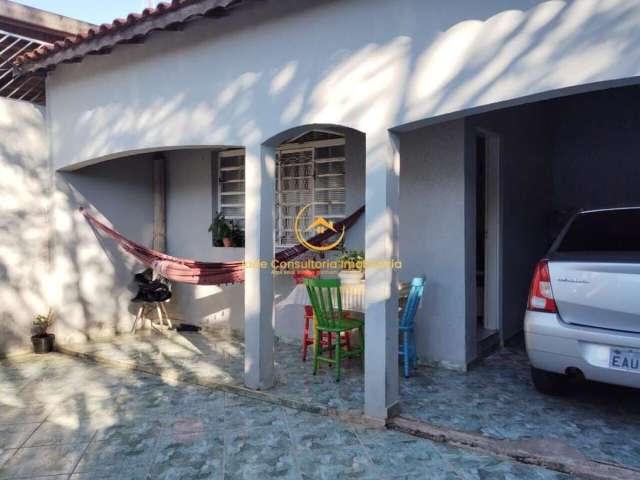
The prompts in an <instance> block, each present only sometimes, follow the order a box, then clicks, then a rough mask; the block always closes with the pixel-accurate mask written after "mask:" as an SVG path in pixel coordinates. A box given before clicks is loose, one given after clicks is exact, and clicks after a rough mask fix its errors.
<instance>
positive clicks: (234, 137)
mask: <svg viewBox="0 0 640 480" xmlns="http://www.w3.org/2000/svg"><path fill="white" fill-rule="evenodd" d="M381 3H382V2H378V3H377V4H376V5H375V7H376V8H373V9H370V10H371V11H370V12H367V11H366V10H364V9H363V8H362V5H361V3H360V2H353V3H352V4H350V5H346V6H344V7H342V8H344V9H345V10H344V11H339V10H336V8H324V9H318V10H316V11H314V12H313V15H314V16H315V17H317V18H318V20H319V21H324V22H329V21H332V22H333V21H334V20H335V19H334V18H333V17H329V18H323V15H327V16H330V15H335V16H336V17H339V18H340V21H339V22H334V23H335V25H334V28H335V34H334V35H331V36H328V35H326V33H325V34H324V35H323V34H322V33H323V32H324V30H323V29H318V32H309V30H308V23H306V22H303V21H301V20H299V21H297V22H295V23H294V22H291V21H289V20H288V17H285V18H283V19H282V21H283V22H287V21H288V22H289V23H287V24H286V25H283V28H282V29H281V30H276V29H273V28H270V29H261V28H258V29H254V30H255V33H248V32H247V31H244V32H242V34H243V36H242V37H239V36H238V35H233V36H230V37H233V38H229V39H227V38H225V37H224V33H225V29H229V28H232V25H233V19H230V20H229V22H228V23H221V24H220V25H217V26H219V27H220V29H221V31H220V32H218V33H217V35H219V36H218V37H217V38H215V42H209V43H207V44H204V45H203V44H202V42H203V40H202V38H203V36H202V34H203V31H205V30H206V31H207V36H206V38H208V39H210V38H211V37H210V35H211V33H210V30H211V26H210V24H209V23H208V22H201V23H196V24H194V25H193V26H192V27H191V28H189V29H188V30H186V31H185V32H184V37H183V39H181V40H180V41H179V42H175V41H173V40H174V39H175V36H172V35H174V34H166V33H162V34H158V36H157V37H154V39H152V40H150V41H149V42H148V44H145V46H143V47H141V49H140V50H139V51H130V52H128V53H129V54H130V55H131V57H130V58H129V61H128V62H127V63H126V64H125V66H124V67H123V66H122V60H121V57H119V56H118V54H114V55H112V56H109V57H105V58H104V59H101V62H100V63H94V64H92V65H91V66H85V65H84V64H82V65H80V66H65V67H64V68H65V69H68V71H69V72H74V71H76V70H74V69H84V68H88V69H91V68H97V69H98V70H99V72H100V77H101V78H102V79H103V81H104V82H110V83H109V85H110V88H105V89H104V90H103V91H101V95H100V98H96V96H95V95H90V93H89V91H84V90H83V91H79V90H78V88H76V87H79V88H81V89H84V88H85V86H83V85H76V82H74V81H71V82H69V84H68V85H65V84H64V81H65V80H66V78H65V75H63V74H62V73H63V72H61V73H58V72H56V74H54V75H53V77H52V79H53V80H54V82H53V87H54V88H53V91H54V92H55V94H54V95H53V96H52V100H54V101H56V102H60V103H61V104H63V103H64V102H65V101H66V99H69V100H70V99H71V97H72V96H73V97H76V96H77V95H85V96H87V99H86V100H85V101H84V102H75V103H76V104H78V105H82V107H83V110H81V111H73V109H72V108H68V109H65V110H68V112H67V111H65V112H61V114H60V118H56V119H55V122H54V137H55V136H58V135H60V138H61V139H62V138H65V137H69V138H70V139H75V140H76V141H70V142H67V144H64V143H63V141H62V140H61V141H59V142H58V145H56V148H54V152H55V153H54V155H55V156H56V158H55V162H54V163H56V165H57V166H62V163H66V162H69V161H70V162H72V163H73V162H81V161H85V160H87V159H96V158H100V157H104V156H106V155H110V154H113V153H114V152H118V151H124V150H133V149H136V148H148V147H149V146H162V145H199V144H203V143H207V144H237V145H258V144H259V143H260V142H261V141H263V140H264V139H265V138H268V137H270V136H271V135H272V134H273V133H274V132H277V131H281V130H282V129H285V128H288V127H290V126H292V125H300V124H306V123H321V122H325V123H326V122H330V123H334V124H342V125H347V126H350V127H353V128H356V129H358V130H361V131H364V132H366V133H367V135H368V136H369V139H368V147H367V148H368V153H369V154H371V152H375V151H376V150H377V149H379V148H381V147H384V146H385V145H383V144H382V143H381V142H386V131H387V129H388V128H389V127H392V126H394V125H398V124H403V123H408V122H413V121H419V120H421V119H424V118H430V117H435V116H441V115H446V114H449V113H452V112H456V111H459V110H465V109H469V108H474V107H478V106H482V105H488V104H491V103H495V102H500V101H504V100H511V99H514V98H518V97H523V96H527V95H533V94H537V93H542V92H546V91H550V90H554V89H559V88H564V87H571V86H575V85H581V84H588V83H591V82H598V81H600V80H607V79H622V78H628V77H634V76H636V75H637V74H638V73H639V72H638V71H637V65H638V64H639V63H640V54H639V53H638V49H637V48H636V46H637V45H638V44H639V43H640V32H638V29H636V28H635V25H636V24H637V21H638V19H639V15H640V12H639V10H638V9H637V8H636V6H635V5H634V3H633V2H622V1H612V2H607V3H606V5H605V4H604V3H603V2H598V1H596V0H580V1H574V2H563V1H549V2H541V3H538V4H537V5H536V3H537V2H530V3H527V2H520V3H519V4H521V5H522V4H524V5H525V6H528V5H531V6H532V7H533V8H531V10H528V11H522V10H516V9H511V10H506V8H508V2H506V4H504V5H502V6H501V5H500V3H499V2H496V3H495V4H494V2H475V4H474V5H467V4H465V6H464V8H465V10H464V11H462V10H461V8H460V7H452V8H451V9H447V10H446V11H440V12H437V15H434V12H433V11H432V9H431V8H427V7H425V5H424V2H417V1H416V0H414V1H410V0H405V1H402V2H394V4H393V5H391V6H389V7H385V6H384V5H382V6H381ZM350 8H353V9H358V10H354V11H350V10H349V9H350ZM385 8H389V9H390V11H385V10H384V9H385ZM381 13H388V14H389V16H388V17H385V16H380V15H381ZM367 15H371V16H372V17H371V18H370V20H371V22H372V24H371V25H372V27H371V28H368V29H366V31H361V30H355V31H353V25H352V24H351V23H350V22H352V20H350V19H351V18H354V17H357V18H361V22H362V23H363V24H366V23H367V21H368V20H369V18H367V17H366V16H367ZM375 15H378V16H380V18H375ZM382 19H384V20H382ZM382 21H383V22H384V24H380V22H382ZM379 24H380V25H379ZM378 25H379V26H380V28H376V27H377V26H378ZM443 25H445V26H447V29H446V30H444V31H443V30H442V26H443ZM284 27H290V28H284ZM302 29H304V33H301V34H300V35H299V36H296V33H298V30H302ZM343 30H344V31H345V32H348V34H347V33H345V34H344V35H342V34H341V33H342V31H343ZM399 32H403V33H404V32H406V33H404V34H400V33H399ZM317 35H321V36H320V37H318V38H316V36H317ZM267 36H268V38H269V44H270V50H269V54H268V55H265V53H264V50H263V49H256V48H249V47H248V46H247V45H248V44H250V45H252V46H253V45H256V44H261V42H264V41H265V38H267ZM292 37H293V38H303V39H307V41H302V42H299V44H298V43H296V44H291V41H290V39H291V38H292ZM238 38H240V40H239V39H238ZM309 42H314V43H313V45H314V47H313V48H314V50H313V54H310V52H309V48H310V43H309ZM184 45H186V46H191V47H193V50H194V51H197V54H194V55H191V54H189V55H185V56H184V57H182V56H181V57H180V58H181V62H183V63H182V64H181V68H180V69H175V71H174V74H175V75H174V78H173V80H172V81H170V82H166V83H165V84H163V85H154V89H153V91H152V92H150V94H149V95H146V96H145V95H139V96H137V97H136V98H135V99H133V98H130V97H129V96H127V95H126V94H125V93H124V92H123V89H121V88H118V85H119V82H122V81H127V78H128V77H129V76H132V75H137V77H136V78H138V76H139V77H140V78H138V81H140V82H142V83H144V82H145V79H146V78H149V79H153V78H157V75H158V74H160V75H162V74H164V73H165V72H166V69H167V68H171V65H170V64H169V65H168V62H170V60H167V61H163V62H155V63H153V64H152V63H150V62H148V61H147V62H138V64H136V61H137V60H138V58H140V59H142V58H145V59H148V56H149V54H150V49H153V48H155V50H156V51H157V50H161V51H163V52H165V53H166V50H171V49H172V48H181V47H183V46H184ZM159 47H161V48H159ZM165 47H166V50H165ZM226 47H229V48H226ZM245 47H247V48H245ZM202 49H209V50H211V49H215V51H214V52H213V54H211V55H202ZM239 49H242V51H243V55H242V58H241V59H238V55H237V52H238V50H239ZM187 53H189V52H187ZM138 56H139V57H138ZM232 56H234V57H233V61H231V60H232ZM167 58H173V57H169V56H168V57H167ZM319 59H323V60H322V61H319ZM86 63H89V62H88V61H87V62H86ZM220 64H224V65H227V66H228V67H229V68H225V69H224V71H222V72H221V71H220V69H219V68H218V66H219V65H220ZM123 68H126V70H123ZM161 69H164V71H162V70H161ZM194 71H198V72H204V73H207V72H215V75H213V76H212V75H207V74H204V75H193V72H194ZM56 75H59V76H58V77H57V78H56ZM118 76H120V77H122V78H118ZM56 80H57V81H56ZM150 81H151V80H150ZM90 83H91V82H87V84H90ZM105 84H106V83H105ZM185 85H189V89H188V90H187V89H185V88H184V86H185ZM87 88H91V90H90V92H91V93H93V92H94V91H95V90H94V88H93V86H91V87H87ZM136 92H137V90H136ZM133 100H135V101H133ZM67 103H71V102H67ZM67 115H69V118H68V119H67V118H63V117H66V116H67ZM66 120H69V121H68V122H67V121H66ZM62 125H64V130H63V127H62ZM67 132H69V133H67ZM87 138H88V139H90V140H85V139H87ZM71 146H73V147H71ZM62 159H63V160H62Z"/></svg>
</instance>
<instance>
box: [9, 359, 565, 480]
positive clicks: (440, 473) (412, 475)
mask: <svg viewBox="0 0 640 480" xmlns="http://www.w3.org/2000/svg"><path fill="white" fill-rule="evenodd" d="M9 478H10V479H18V478H48V479H78V480H79V479H117V480H128V479H136V480H141V479H154V480H155V479H190V480H191V479H210V478H215V479H223V478H224V479H265V480H266V479H271V478H274V479H275V478H284V479H331V480H336V479H352V478H353V479H376V480H378V479H445V478H446V479H452V480H463V479H464V480H472V479H538V480H543V479H556V478H557V479H560V478H568V477H566V476H562V475H559V474H557V473H554V472H551V471H548V470H544V469H541V468H535V467H529V466H525V465H522V464H518V463H514V462H509V461H504V460H499V459H496V458H493V457H489V456H484V455H480V454H477V453H474V452H470V451H466V450H460V449H455V448H451V447H447V446H445V445H442V444H435V443H432V442H429V441H427V440H422V439H418V438H415V437H411V436H406V435H404V434H401V433H398V432H391V431H385V430H379V429H373V428H369V427H364V426H356V425H351V424H349V423H347V422H342V421H338V420H335V419H332V418H329V417H326V416H321V415H315V414H312V413H307V412H300V411H297V410H293V409H289V408H283V407H280V406H277V405H273V404H271V403H265V402H261V401H259V400H255V399H251V398H247V397H244V396H238V395H235V394H232V393H229V392H224V391H220V390H216V389H210V388H206V387H200V386H196V385H185V384H178V385H172V384H171V383H168V382H167V381H166V380H163V379H162V378H160V377H158V376H153V375H146V374H143V373H138V372H127V371H125V370H122V369H114V368H109V367H105V366H103V365H99V364H95V363H91V362H86V361H83V360H80V359H77V358H73V357H69V356H64V355H60V354H50V355H46V356H29V357H23V358H21V359H20V360H19V361H18V360H16V359H14V360H5V361H2V362H0V479H9Z"/></svg>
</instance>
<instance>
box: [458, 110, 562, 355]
mask: <svg viewBox="0 0 640 480" xmlns="http://www.w3.org/2000/svg"><path fill="white" fill-rule="evenodd" d="M551 118H552V117H550V115H549V112H548V111H547V110H546V108H545V106H544V104H541V103H537V104H531V105H525V106H522V107H515V108H510V109H505V110H500V111H496V112H491V113H487V114H483V115H477V116H472V117H469V118H468V119H467V122H466V128H467V139H466V141H467V156H468V158H469V160H470V161H469V163H468V165H469V169H468V177H469V179H470V180H471V181H470V182H469V185H470V191H469V196H468V198H469V199H470V202H471V203H470V205H471V208H470V210H469V219H470V221H471V222H472V223H471V226H470V229H469V232H470V236H471V242H472V243H471V245H470V248H469V250H468V258H469V262H470V263H469V267H470V269H469V273H468V274H469V276H470V278H473V279H475V253H476V252H475V231H476V230H475V198H476V197H475V181H474V180H475V174H476V172H475V136H476V134H477V132H478V130H479V129H484V130H486V131H489V132H491V133H495V134H497V135H499V137H500V162H501V175H502V185H501V188H502V192H501V195H502V198H501V204H502V266H503V271H502V286H503V287H502V288H503V291H502V317H503V325H502V328H503V339H505V340H506V339H509V338H511V337H512V336H513V335H515V334H516V333H518V332H519V331H520V330H522V322H523V315H524V310H525V308H526V301H527V294H528V291H529V283H530V281H531V273H532V272H533V267H534V265H535V263H536V262H537V261H538V260H540V258H542V256H543V255H544V254H545V252H546V250H547V248H548V247H549V243H548V242H549V239H548V227H547V225H548V221H549V218H550V216H551V212H552V205H551V203H552V191H553V172H552V159H551V151H552V138H551V137H550V135H551V132H552V130H551V129H550V128H549V122H550V119H551ZM470 284H472V289H473V293H472V296H473V297H472V298H475V281H473V282H470ZM475 307H476V304H475V303H473V302H472V309H473V312H472V314H471V316H472V317H473V318H475V316H476V312H475ZM474 333H475V329H473V328H471V331H470V337H471V336H472V334H474ZM469 348H470V349H472V348H475V340H474V342H473V343H471V344H469Z"/></svg>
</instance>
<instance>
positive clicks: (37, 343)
mask: <svg viewBox="0 0 640 480" xmlns="http://www.w3.org/2000/svg"><path fill="white" fill-rule="evenodd" d="M54 321H55V316H54V314H53V312H52V311H51V309H49V313H47V314H46V315H36V319H35V320H34V322H33V329H34V331H35V335H33V336H32V337H31V343H32V344H33V351H34V352H35V353H49V352H51V351H52V350H53V343H54V340H55V339H56V336H55V335H54V334H52V333H48V332H47V330H48V329H49V328H50V327H51V325H53V322H54Z"/></svg>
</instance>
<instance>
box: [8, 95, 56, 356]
mask: <svg viewBox="0 0 640 480" xmlns="http://www.w3.org/2000/svg"><path fill="white" fill-rule="evenodd" d="M47 155H48V145H47V141H46V134H45V126H44V116H43V112H42V110H40V109H39V108H38V107H36V106H34V105H31V104H29V103H24V102H17V101H12V100H6V99H4V98H0V305H1V308H2V311H0V356H3V355H6V354H11V353H17V352H19V351H21V350H22V349H25V348H28V346H29V337H30V335H31V325H32V322H33V317H34V315H35V314H37V313H46V309H47V304H48V296H49V290H50V287H51V285H50V283H49V282H48V278H47V272H48V271H49V252H48V247H49V245H48V235H49V222H48V218H47V213H46V212H47V206H48V192H49V188H48V185H49V180H48V179H49V175H48V170H47V167H48V163H47Z"/></svg>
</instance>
